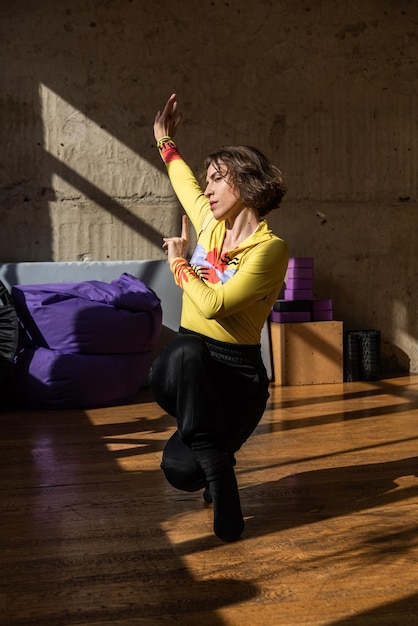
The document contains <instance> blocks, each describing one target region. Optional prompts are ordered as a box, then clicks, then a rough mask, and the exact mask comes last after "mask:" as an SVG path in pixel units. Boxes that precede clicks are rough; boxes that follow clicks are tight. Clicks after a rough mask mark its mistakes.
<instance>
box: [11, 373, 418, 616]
mask: <svg viewBox="0 0 418 626" xmlns="http://www.w3.org/2000/svg"><path fill="white" fill-rule="evenodd" d="M0 421H1V432H2V439H3V442H2V447H1V461H2V462H1V474H0V497H1V520H0V542H1V554H0V578H1V588H0V623H1V624H2V626H3V625H4V626H17V625H19V626H31V625H36V626H66V625H80V626H87V625H91V626H92V625H94V626H104V625H108V624H115V625H118V626H135V625H137V626H153V625H159V624H161V625H166V624H167V625H168V624H173V625H176V624H177V625H178V624H184V625H187V626H243V625H251V626H254V625H257V624H259V625H260V626H281V625H284V626H316V625H318V626H319V625H331V624H332V625H339V626H343V625H353V626H360V625H362V626H363V625H364V626H366V625H367V626H373V625H376V626H382V625H383V626H387V625H393V626H405V625H409V624H418V463H417V461H418V376H411V377H410V376H407V377H403V378H394V379H387V380H381V381H376V382H370V383H366V382H362V383H344V384H335V385H314V386H303V387H279V386H272V388H271V398H270V402H269V405H268V408H267V411H266V413H265V416H264V417H263V420H262V422H261V423H260V426H259V428H258V429H257V431H256V433H254V435H253V436H252V438H251V439H250V440H249V441H248V442H247V444H246V446H245V447H244V449H243V450H242V451H241V452H239V454H238V465H237V477H238V481H239V485H240V493H241V499H242V506H243V510H244V515H245V518H246V530H245V535H244V538H243V539H242V540H241V541H239V542H237V543H234V544H223V543H222V542H220V541H219V540H218V539H217V538H216V537H215V536H214V535H213V534H212V511H211V508H210V506H208V505H205V504H204V503H203V499H202V497H201V493H199V494H185V493H181V492H178V491H175V490H174V489H172V488H171V487H170V486H169V485H167V484H166V483H165V480H164V478H163V475H162V472H161V470H160V469H159V463H160V457H161V450H162V447H163V445H164V442H165V440H166V439H167V438H168V436H169V435H170V434H171V432H172V430H173V421H172V420H171V418H169V417H168V416H167V415H165V414H164V413H163V412H162V411H161V410H160V409H159V408H158V406H157V405H156V404H154V403H153V402H152V400H151V398H150V397H149V395H148V393H147V392H146V391H144V392H143V393H141V396H140V397H139V398H138V402H137V403H135V404H131V405H129V406H122V407H116V408H106V409H95V410H89V411H62V412H47V411H39V412H38V411H36V412H35V411H33V412H30V411H26V412H15V411H5V410H3V411H2V412H1V413H0Z"/></svg>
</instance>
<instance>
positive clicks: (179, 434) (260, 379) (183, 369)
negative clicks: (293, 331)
mask: <svg viewBox="0 0 418 626" xmlns="http://www.w3.org/2000/svg"><path fill="white" fill-rule="evenodd" d="M150 382H151V389H152V392H153V395H154V398H155V400H156V402H158V404H159V405H160V406H161V407H162V408H163V409H164V411H166V412H167V413H169V414H170V415H172V416H173V417H175V418H176V419H177V428H178V430H177V431H176V432H175V433H174V435H173V436H172V437H171V438H170V439H169V441H168V442H167V444H166V446H165V448H164V452H163V460H162V464H161V467H162V469H163V471H164V473H165V475H166V478H167V480H168V481H169V482H170V483H171V484H172V485H173V486H174V487H176V488H177V489H182V490H184V491H195V490H197V489H201V488H202V487H204V486H205V476H204V474H203V471H202V469H201V467H200V465H199V464H198V463H197V462H196V460H195V456H194V454H193V452H192V446H195V447H196V446H198V447H201V448H205V447H208V448H210V447H217V448H219V449H224V450H225V449H227V450H228V451H229V452H230V454H231V457H233V454H234V452H236V451H237V450H239V448H240V447H241V446H242V444H243V443H244V442H245V441H246V440H247V439H248V437H249V436H250V435H251V433H252V432H253V430H254V429H255V427H256V426H257V424H258V422H259V421H260V419H261V417H262V415H263V413H264V410H265V407H266V402H267V399H268V397H269V392H268V385H269V381H268V378H267V374H266V370H265V367H264V364H263V361H262V357H261V349H260V346H258V345H257V346H241V345H235V344H229V343H222V342H220V341H215V340H213V339H210V338H208V337H205V336H202V335H198V334H195V333H190V331H186V330H185V329H180V332H179V334H178V335H177V337H176V338H175V339H174V340H173V341H172V342H171V343H169V344H168V346H166V348H165V349H164V351H163V352H162V353H161V354H160V355H159V356H158V357H157V359H156V360H155V361H154V363H153V365H152V367H151V372H150Z"/></svg>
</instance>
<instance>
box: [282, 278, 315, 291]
mask: <svg viewBox="0 0 418 626" xmlns="http://www.w3.org/2000/svg"><path fill="white" fill-rule="evenodd" d="M286 289H291V290H296V289H313V281H312V279H311V278H286Z"/></svg>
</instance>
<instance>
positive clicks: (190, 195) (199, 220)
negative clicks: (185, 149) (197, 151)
mask: <svg viewBox="0 0 418 626" xmlns="http://www.w3.org/2000/svg"><path fill="white" fill-rule="evenodd" d="M158 148H159V150H160V155H161V158H162V159H163V161H164V163H165V165H166V168H167V173H168V176H169V178H170V182H171V185H172V187H173V189H174V192H175V194H176V196H177V198H178V199H179V202H180V204H181V205H182V207H183V209H184V210H185V212H186V213H187V215H188V216H189V218H190V221H191V222H192V224H193V227H194V229H195V230H196V232H197V233H199V232H200V230H201V227H202V224H203V222H204V220H205V217H206V216H207V214H208V213H209V212H210V205H209V199H208V198H207V197H206V196H205V195H204V194H203V191H202V188H201V187H200V185H199V183H198V181H197V179H196V176H195V175H194V173H193V171H192V170H191V169H190V167H189V166H188V165H187V163H186V162H185V161H184V160H183V158H182V156H181V154H180V153H179V151H178V149H177V146H176V144H175V143H174V141H173V140H172V139H170V137H163V138H162V139H160V140H159V142H158Z"/></svg>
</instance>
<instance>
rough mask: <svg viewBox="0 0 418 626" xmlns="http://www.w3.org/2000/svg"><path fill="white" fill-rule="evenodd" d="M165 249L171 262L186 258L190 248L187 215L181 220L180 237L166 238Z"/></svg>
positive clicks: (164, 241)
mask: <svg viewBox="0 0 418 626" xmlns="http://www.w3.org/2000/svg"><path fill="white" fill-rule="evenodd" d="M163 248H164V250H165V253H166V255H167V258H168V260H169V261H172V260H173V259H176V258H178V257H182V258H184V259H185V258H186V256H187V251H188V248H189V220H188V218H187V215H183V216H182V218H181V235H180V237H164V238H163Z"/></svg>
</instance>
